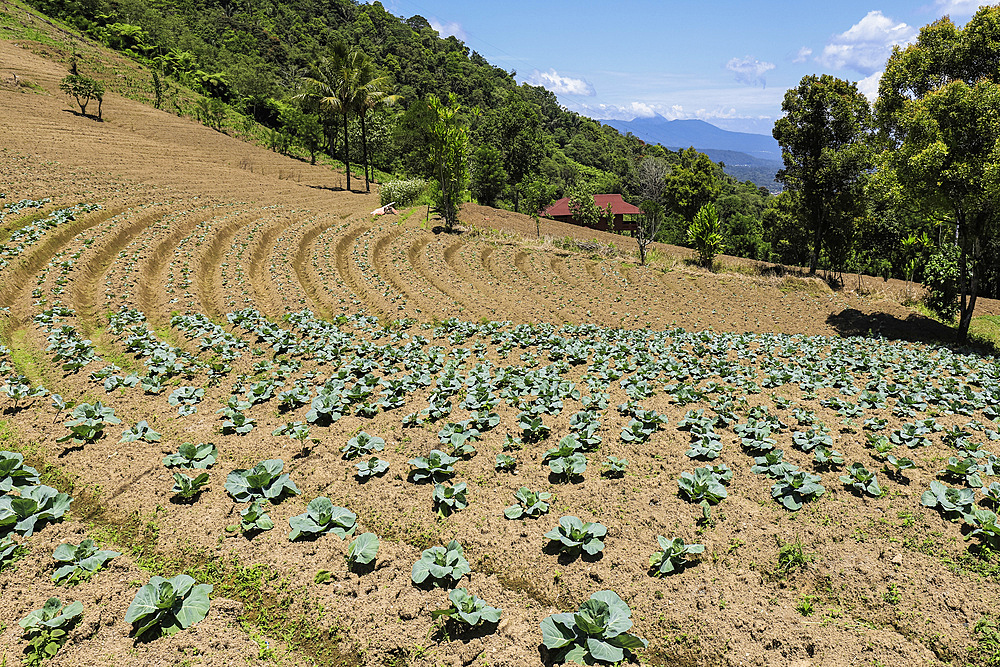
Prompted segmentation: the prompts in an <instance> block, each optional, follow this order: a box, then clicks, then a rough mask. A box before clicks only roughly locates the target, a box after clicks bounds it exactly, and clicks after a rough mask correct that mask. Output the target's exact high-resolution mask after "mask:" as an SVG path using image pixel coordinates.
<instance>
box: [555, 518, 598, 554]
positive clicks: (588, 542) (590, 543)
mask: <svg viewBox="0 0 1000 667" xmlns="http://www.w3.org/2000/svg"><path fill="white" fill-rule="evenodd" d="M607 534H608V529H607V528H606V527H605V526H604V525H603V524H600V523H584V522H583V521H581V520H580V519H578V518H577V517H575V516H564V517H563V518H561V519H559V525H557V526H556V527H555V528H553V529H552V530H550V531H549V532H547V533H545V537H547V538H549V539H550V540H552V541H553V542H554V543H558V545H559V550H560V551H562V552H564V553H568V554H570V555H574V554H579V553H580V552H581V551H585V552H587V554H589V555H591V556H595V555H597V554H598V553H600V552H601V551H603V550H604V541H603V540H602V539H601V538H603V537H604V536H605V535H607Z"/></svg>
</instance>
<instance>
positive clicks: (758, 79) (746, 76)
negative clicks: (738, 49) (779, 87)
mask: <svg viewBox="0 0 1000 667" xmlns="http://www.w3.org/2000/svg"><path fill="white" fill-rule="evenodd" d="M726 69H727V70H729V71H730V72H732V73H733V74H734V75H735V78H736V80H737V81H738V82H740V83H745V84H746V85H748V86H758V85H759V86H760V87H761V88H767V80H766V79H765V78H764V74H766V73H767V72H769V71H770V70H772V69H774V63H768V62H763V61H761V60H757V59H756V58H751V57H750V56H747V57H745V58H731V59H730V60H729V62H727V63H726Z"/></svg>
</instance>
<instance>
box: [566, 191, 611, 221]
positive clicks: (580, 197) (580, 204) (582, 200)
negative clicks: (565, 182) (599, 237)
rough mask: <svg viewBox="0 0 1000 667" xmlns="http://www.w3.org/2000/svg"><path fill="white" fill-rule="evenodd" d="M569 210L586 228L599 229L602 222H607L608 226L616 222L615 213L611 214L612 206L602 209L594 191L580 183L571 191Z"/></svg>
mask: <svg viewBox="0 0 1000 667" xmlns="http://www.w3.org/2000/svg"><path fill="white" fill-rule="evenodd" d="M568 198H569V210H570V213H572V214H573V217H574V218H576V219H577V220H578V221H579V222H581V223H583V225H584V226H586V227H591V228H593V227H598V226H599V225H600V224H601V222H606V223H607V225H608V226H610V225H611V222H612V221H613V220H614V217H615V216H614V213H612V212H611V204H608V205H607V207H606V208H604V209H601V207H600V206H598V205H597V202H596V201H594V191H593V189H592V188H591V187H590V186H589V185H588V184H586V183H579V184H577V186H576V187H574V188H573V189H572V190H570V191H569V197H568Z"/></svg>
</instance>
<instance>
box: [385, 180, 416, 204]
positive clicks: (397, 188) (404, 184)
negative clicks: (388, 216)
mask: <svg viewBox="0 0 1000 667" xmlns="http://www.w3.org/2000/svg"><path fill="white" fill-rule="evenodd" d="M426 189H427V183H426V181H423V180H421V179H419V178H413V179H410V180H406V181H386V182H385V183H383V184H382V185H381V186H379V199H380V200H381V204H382V206H385V205H386V204H391V203H393V202H395V204H396V206H398V207H400V208H402V207H404V206H409V205H411V204H413V203H414V202H415V201H417V200H418V199H419V198H420V196H421V195H422V194H424V191H425V190H426Z"/></svg>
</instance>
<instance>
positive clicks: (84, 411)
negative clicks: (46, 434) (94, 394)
mask: <svg viewBox="0 0 1000 667" xmlns="http://www.w3.org/2000/svg"><path fill="white" fill-rule="evenodd" d="M70 417H71V419H70V420H68V421H66V422H64V423H63V426H65V427H66V428H68V429H69V433H68V434H66V435H64V436H63V437H61V438H59V439H58V440H57V441H56V442H70V443H72V444H74V445H78V446H79V445H85V444H87V443H90V442H95V441H97V440H99V439H100V438H101V436H103V435H104V427H105V426H107V425H108V424H120V423H121V420H120V419H118V417H116V416H115V411H114V409H112V408H106V407H104V404H103V403H101V402H100V401H97V402H96V403H94V404H93V405H91V404H90V403H80V404H79V405H77V406H76V407H75V408H73V411H72V412H71V413H70Z"/></svg>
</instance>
